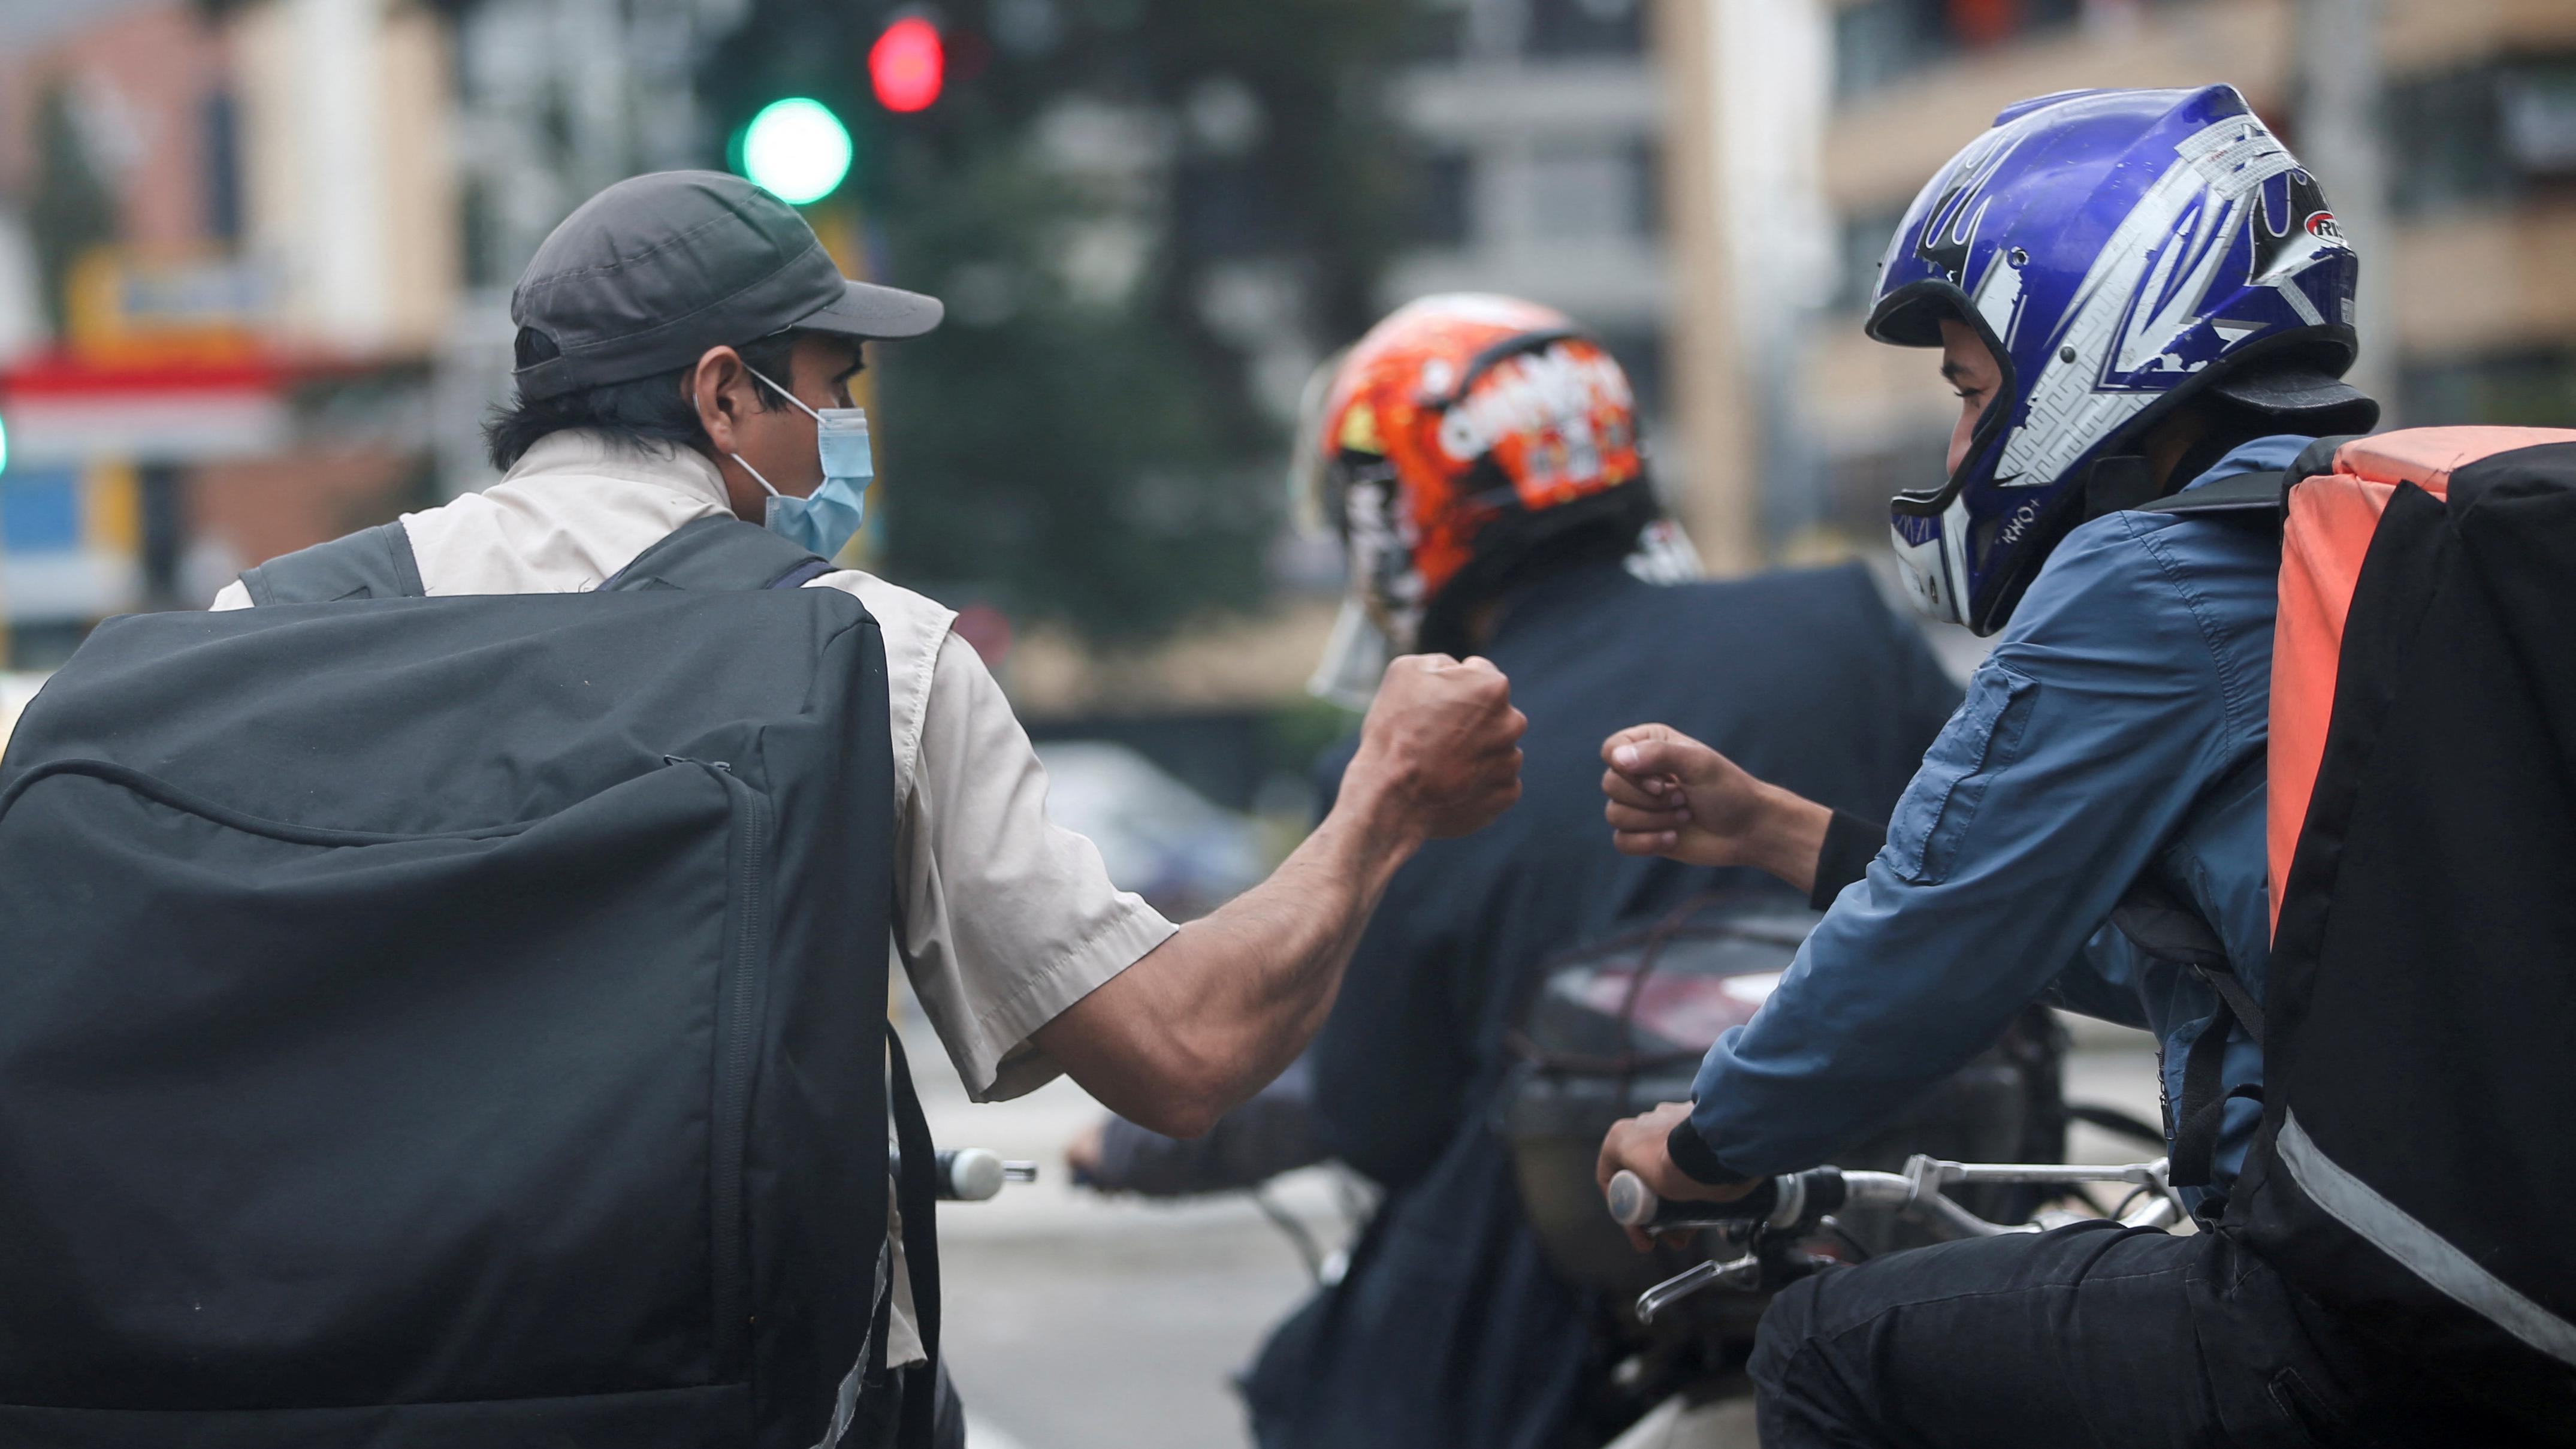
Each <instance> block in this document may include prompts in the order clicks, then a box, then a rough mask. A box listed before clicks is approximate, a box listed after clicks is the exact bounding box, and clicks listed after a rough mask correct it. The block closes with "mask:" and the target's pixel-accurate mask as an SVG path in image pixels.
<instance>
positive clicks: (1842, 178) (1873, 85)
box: [1659, 0, 2576, 557]
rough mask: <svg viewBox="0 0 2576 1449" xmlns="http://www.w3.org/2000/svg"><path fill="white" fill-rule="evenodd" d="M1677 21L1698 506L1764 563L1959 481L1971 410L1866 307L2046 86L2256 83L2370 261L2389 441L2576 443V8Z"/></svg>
mask: <svg viewBox="0 0 2576 1449" xmlns="http://www.w3.org/2000/svg"><path fill="white" fill-rule="evenodd" d="M1659 16H1660V18H1662V19H1663V20H1664V21H1665V22H1666V25H1667V29H1668V33H1669V39H1670V46H1669V51H1668V54H1667V55H1666V57H1665V59H1666V61H1667V66H1666V74H1667V80H1668V83H1669V84H1670V85H1672V86H1673V87H1674V89H1675V91H1676V100H1675V107H1674V109H1675V113H1676V117H1677V120H1676V131H1675V134H1674V136H1673V138H1672V140H1671V142H1670V144H1671V145H1672V146H1673V147H1674V148H1675V151H1676V161H1675V166H1674V180H1673V183H1672V184H1673V186H1674V188H1675V203H1674V210H1675V221H1674V246H1675V249H1676V253H1677V257H1678V266H1679V268H1680V270H1681V273H1682V277H1683V281H1682V287H1683V291H1684V293H1685V305H1684V308H1683V311H1682V318H1683V320H1682V323H1681V327H1680V332H1681V334H1682V335H1681V336H1680V338H1679V339H1678V340H1677V343H1676V348H1675V350H1676V355H1677V357H1678V358H1679V359H1681V362H1680V373H1681V376H1680V377H1679V379H1678V381H1677V384H1676V387H1677V393H1678V411H1679V412H1680V413H1681V415H1682V421H1683V423H1684V424H1685V426H1686V428H1687V432H1688V436H1689V437H1690V438H1691V439H1692V441H1693V443H1694V446H1695V447H1696V449H1697V456H1695V458H1694V474H1693V476H1694V477H1697V478H1699V479H1701V480H1703V483H1704V484H1705V485H1706V492H1704V493H1703V495H1701V496H1700V497H1698V498H1696V499H1695V500H1694V501H1695V504H1697V505H1698V506H1700V507H1702V508H1703V510H1704V511H1712V510H1713V511H1714V513H1716V514H1718V515H1722V516H1731V517H1735V518H1739V519H1741V520H1742V524H1743V526H1744V527H1745V528H1746V529H1747V531H1748V533H1750V534H1751V535H1752V536H1753V537H1754V538H1755V539H1756V540H1757V541H1758V543H1759V545H1760V547H1761V548H1762V550H1763V551H1764V552H1767V553H1768V554H1769V555H1770V556H1773V557H1779V556H1782V555H1783V554H1784V553H1785V554H1787V555H1790V556H1805V555H1808V554H1811V553H1813V552H1818V551H1831V550H1833V549H1835V548H1838V547H1850V546H1859V547H1861V548H1864V549H1866V550H1870V551H1875V550H1876V549H1877V548H1879V547H1880V544H1879V543H1878V540H1879V539H1880V538H1881V537H1882V536H1883V533H1884V530H1885V527H1886V510H1885V504H1886V500H1887V498H1888V496H1889V495H1890V494H1891V493H1892V492H1894V491H1895V490H1896V488H1897V487H1898V486H1900V484H1901V483H1904V482H1909V481H1911V482H1919V481H1921V480H1922V479H1923V478H1925V477H1927V476H1929V475H1930V474H1932V473H1933V472H1935V471H1936V470H1938V469H1939V468H1940V466H1941V456H1942V444H1943V440H1944V439H1945V438H1946V437H1947V435H1948V432H1949V427H1950V421H1951V418H1952V417H1953V415H1954V414H1955V409H1956V404H1955V402H1954V401H1953V400H1952V399H1951V397H1950V396H1949V393H1948V391H1947V389H1946V388H1944V387H1943V386H1942V384H1941V382H1940V380H1939V379H1938V378H1937V377H1936V376H1935V375H1934V374H1933V369H1932V365H1931V363H1930V362H1929V361H1927V360H1926V358H1925V357H1923V356H1922V355H1919V354H1914V353H1909V352H1906V351H1902V350H1899V349H1894V348H1888V347H1883V346H1880V345H1878V344H1876V343H1872V342H1870V341H1868V340H1867V339H1865V338H1864V337H1862V336H1861V333H1860V321H1861V309H1862V307H1863V305H1864V304H1865V302H1866V299H1867V298H1868V296H1869V294H1870V290H1871V287H1872V285H1873V282H1874V274H1875V270H1876V265H1877V261H1878V257H1879V253H1880V251H1881V250H1882V249H1883V248H1884V247H1885V245H1886V242H1887V239H1888V237H1889V236H1890V234H1891V233H1893V231H1894V230H1895V227H1896V224H1897V222H1898V220H1899V218H1900V217H1901V216H1902V214H1903V212H1904V209H1905V207H1906V205H1907V203H1908V202H1909V201H1911V200H1912V198H1913V195H1914V193H1915V191H1916V189H1917V188H1919V187H1920V186H1921V185H1922V183H1923V181H1924V180H1925V179H1926V178H1928V177H1929V176H1930V175H1931V174H1932V173H1933V171H1934V170H1935V169H1937V168H1938V167H1939V166H1940V164H1941V163H1942V162H1943V161H1944V160H1946V159H1947V158H1948V157H1949V156H1950V155H1951V153H1952V152H1954V151H1955V150H1956V149H1957V148H1958V147H1959V146H1961V145H1963V144H1965V143H1966V142H1967V141H1968V140H1969V139H1970V138H1971V137H1972V136H1974V135H1975V134H1976V133H1977V132H1978V131H1980V130H1983V129H1984V128H1985V127H1987V126H1988V125H1989V124H1991V122H1992V119H1993V116H1994V114H1995V113H1996V112H1997V111H1998V110H2000V109H2002V108H2003V107H2004V106H2005V105H2007V104H2009V103H2011V102H2013V101H2017V100H2021V99H2024V98H2026V97H2030V96H2035V95H2042V94H2046V93H2048V92H2051V91H2060V90H2068V89H2073V88H2078V87H2086V86H2194V85H2202V84H2208V83H2212V82H2219V81H2224V82H2228V83H2231V84H2234V85H2236V86H2237V87H2238V88H2240V89H2241V90H2243V91H2244V93H2245V95H2246V98H2247V99H2248V100H2249V101H2251V102H2252V103H2253V104H2254V106H2255V108H2256V109H2257V110H2258V111H2259V112H2261V113H2262V114H2263V116H2264V117H2265V119H2266V120H2267V121H2268V122H2269V123H2271V124H2272V125H2273V126H2274V127H2275V129H2276V130H2278V131H2279V132H2280V134H2281V135H2282V137H2283V138H2284V139H2285V140H2287V141H2288V142H2289V143H2290V144H2291V145H2292V146H2293V147H2294V148H2296V149H2297V150H2298V151H2299V152H2300V153H2301V155H2302V157H2303V158H2304V159H2305V160H2307V161H2308V162H2309V163H2311V164H2312V165H2314V166H2315V168H2316V169H2317V171H2318V172H2319V174H2320V179H2321V180H2322V182H2323V184H2324V186H2325V189H2326V194H2327V196H2328V198H2329V200H2331V201H2332V202H2333V203H2334V204H2335V208H2336V211H2337V214H2338V216H2339V217H2340V218H2341V219H2342V221H2343V223H2344V226H2345V229H2346V231H2347V233H2348V234H2349V235H2351V236H2352V237H2353V240H2354V243H2355V245H2356V246H2357V247H2358V248H2359V249H2360V251H2361V254H2362V257H2363V275H2364V286H2365V297H2364V313H2363V317H2362V325H2363V327H2364V331H2365V357H2364V360H2363V364H2362V368H2361V372H2362V374H2363V375H2364V377H2365V380H2366V383H2367V385H2370V386H2372V387H2373V388H2374V389H2375V390H2377V391H2378V392H2379V393H2380V394H2381V396H2382V397H2383V400H2384V401H2386V402H2387V403H2388V404H2389V414H2390V419H2391V421H2394V422H2404V423H2447V422H2469V421H2485V422H2516V423H2550V424H2559V425H2567V424H2571V423H2576V5H2570V4H2568V3H2566V0H2304V3H2301V0H1668V3H1666V4H1665V5H1664V6H1663V7H1662V9H1661V10H1660V11H1659ZM2356 16H2358V17H2361V18H2360V20H2359V21H2358V22H2356V20H2355V19H2354V17H2356ZM2374 93H2375V94H2374ZM1748 138H1751V139H1752V140H1754V141H1755V142H1757V143H1758V144H1752V145H1748ZM1801 157H1811V158H1812V165H1810V166H1807V167H1806V168H1805V169H1803V170H1801V169H1799V168H1798V167H1797V166H1795V165H1791V166H1788V167H1786V168H1784V167H1783V165H1782V164H1781V163H1782V162H1784V161H1795V160H1796V159H1797V158H1801ZM1783 222H1786V223H1788V225H1787V227H1786V228H1785V229H1784V228H1783V226H1782V223H1783ZM2392 335H2393V345H2392V341H2391V340H2390V339H2391V337H2392ZM1729 480H1750V481H1749V482H1748V483H1742V484H1738V485H1737V486H1734V487H1727V486H1723V485H1726V484H1727V483H1728V482H1729ZM1709 543H1710V540H1709V539H1708V538H1707V537H1703V539H1702V544H1703V547H1707V546H1708V545H1709Z"/></svg>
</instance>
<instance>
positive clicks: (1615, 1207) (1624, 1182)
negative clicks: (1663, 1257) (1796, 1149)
mask: <svg viewBox="0 0 2576 1449" xmlns="http://www.w3.org/2000/svg"><path fill="white" fill-rule="evenodd" d="M1603 1196H1604V1197H1606V1198H1607V1199H1608V1201H1609V1204H1610V1217H1611V1219H1612V1220H1613V1221H1615V1222H1617V1223H1618V1224H1619V1225H1620V1226H1621V1227H1628V1228H1643V1229H1645V1230H1646V1231H1648V1232H1652V1231H1654V1230H1655V1229H1656V1228H1659V1227H1665V1226H1675V1227H1679V1226H1688V1225H1693V1224H1699V1223H1707V1222H1711V1221H1718V1220H1739V1221H1749V1220H1757V1219H1761V1218H1767V1217H1769V1216H1771V1211H1772V1209H1774V1208H1776V1207H1778V1206H1779V1205H1780V1180H1779V1179H1778V1178H1775V1177H1766V1178H1764V1179H1763V1180H1762V1182H1761V1185H1760V1186H1758V1187H1756V1188H1754V1189H1753V1190H1752V1191H1751V1192H1748V1193H1746V1194H1745V1195H1744V1196H1742V1197H1740V1198H1737V1199H1735V1200H1734V1201H1733V1202H1707V1201H1701V1200H1692V1201H1686V1202H1665V1201H1664V1200H1663V1199H1662V1198H1660V1197H1657V1196H1656V1195H1655V1190H1654V1189H1653V1188H1651V1187H1648V1186H1646V1183H1645V1179H1643V1178H1641V1177H1639V1176H1637V1174H1635V1173H1633V1172H1629V1171H1627V1170H1625V1169H1622V1170H1620V1171H1619V1172H1616V1173H1614V1174H1612V1175H1611V1178H1610V1186H1609V1188H1608V1190H1607V1191H1606V1192H1605V1193H1604V1194H1603Z"/></svg>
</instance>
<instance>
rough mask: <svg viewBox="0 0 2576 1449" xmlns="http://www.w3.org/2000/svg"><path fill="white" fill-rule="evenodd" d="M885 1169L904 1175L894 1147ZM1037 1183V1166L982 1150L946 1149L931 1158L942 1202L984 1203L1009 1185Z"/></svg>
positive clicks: (932, 1171) (965, 1148) (932, 1170)
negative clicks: (1006, 1160) (1005, 1185)
mask: <svg viewBox="0 0 2576 1449" xmlns="http://www.w3.org/2000/svg"><path fill="white" fill-rule="evenodd" d="M886 1170H887V1171H888V1172H889V1173H892V1174H894V1175H896V1176H898V1177H899V1176H901V1175H902V1173H903V1153H902V1152H901V1151H900V1150H898V1149H896V1148H894V1147H892V1146H889V1147H887V1149H886ZM1037 1180H1038V1167H1037V1164H1036V1163H1034V1162H1005V1161H1003V1160H1002V1158H1001V1157H1000V1156H998V1155H997V1154H995V1153H993V1152H990V1151H987V1150H986V1149H984V1148H981V1147H950V1148H944V1149H941V1150H940V1151H939V1152H937V1153H936V1154H934V1155H933V1157H932V1158H931V1182H932V1183H933V1185H934V1187H935V1189H936V1191H937V1193H938V1197H939V1200H940V1201H941V1202H983V1201H985V1200H987V1199H989V1198H991V1197H993V1196H994V1195H996V1194H998V1193H999V1192H1001V1190H1002V1184H1004V1183H1006V1182H1035V1181H1037Z"/></svg>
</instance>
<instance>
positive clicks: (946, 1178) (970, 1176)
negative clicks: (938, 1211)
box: [938, 1147, 1006, 1202]
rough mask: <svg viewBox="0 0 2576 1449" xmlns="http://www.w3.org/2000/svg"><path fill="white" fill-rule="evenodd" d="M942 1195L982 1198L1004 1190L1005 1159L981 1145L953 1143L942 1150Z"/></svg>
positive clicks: (966, 1199) (961, 1199) (953, 1198)
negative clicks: (954, 1145)
mask: <svg viewBox="0 0 2576 1449" xmlns="http://www.w3.org/2000/svg"><path fill="white" fill-rule="evenodd" d="M938 1161H939V1171H938V1181H939V1195H940V1196H941V1197H942V1198H945V1199H947V1200H948V1201H950V1202H983V1201H985V1200H986V1199H988V1198H990V1197H992V1196H993V1195H994V1194H996V1193H998V1192H1000V1191H1001V1190H1002V1183H1003V1181H1004V1179H1005V1176H1006V1174H1005V1172H1004V1170H1003V1164H1002V1159H1001V1158H1000V1157H999V1156H997V1155H996V1154H994V1153H991V1152H988V1151H986V1150H984V1149H983V1148H981V1147H954V1148H950V1149H948V1150H947V1151H944V1152H942V1153H940V1154H939V1158H938Z"/></svg>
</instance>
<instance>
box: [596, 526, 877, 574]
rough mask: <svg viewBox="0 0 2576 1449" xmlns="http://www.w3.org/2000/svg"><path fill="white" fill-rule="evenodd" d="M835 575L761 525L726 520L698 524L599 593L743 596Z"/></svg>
mask: <svg viewBox="0 0 2576 1449" xmlns="http://www.w3.org/2000/svg"><path fill="white" fill-rule="evenodd" d="M831 571H832V564H831V563H830V561H828V560H826V559H821V558H817V557H815V556H814V555H813V554H811V553H809V552H807V551H806V550H804V549H801V548H798V547H797V546H796V545H795V544H792V543H789V542H788V541H787V540H786V539H783V538H780V537H779V536H778V535H777V534H774V533H772V532H770V531H769V530H768V529H765V528H763V527H761V526H760V525H758V524H756V523H746V522H744V521H743V520H741V519H739V518H732V517H728V516H726V515H724V514H721V513H718V514H710V515H708V516H707V517H705V518H693V519H690V520H689V521H688V522H686V523H683V524H681V525H680V526H679V527H678V528H675V529H673V530H672V531H671V532H670V534H669V535H668V536H666V537H665V538H663V540H662V541H661V542H659V543H657V544H654V545H653V546H652V547H651V548H648V549H646V550H644V551H643V552H642V553H639V554H637V555H636V556H635V558H634V561H633V562H631V563H629V564H627V565H626V567H624V568H622V569H619V570H618V571H617V572H616V573H614V574H612V575H610V576H609V578H608V581H607V582H605V583H603V584H601V585H600V586H599V592H601V593H603V594H605V593H623V592H631V591H634V590H639V589H689V590H693V591H699V592H709V591H713V592H726V593H743V592H749V591H753V590H758V589H795V588H802V587H804V586H805V584H806V583H807V582H808V581H810V580H812V579H814V578H816V577H817V576H819V575H822V574H827V573H830V572H831Z"/></svg>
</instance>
